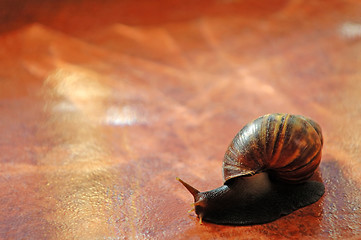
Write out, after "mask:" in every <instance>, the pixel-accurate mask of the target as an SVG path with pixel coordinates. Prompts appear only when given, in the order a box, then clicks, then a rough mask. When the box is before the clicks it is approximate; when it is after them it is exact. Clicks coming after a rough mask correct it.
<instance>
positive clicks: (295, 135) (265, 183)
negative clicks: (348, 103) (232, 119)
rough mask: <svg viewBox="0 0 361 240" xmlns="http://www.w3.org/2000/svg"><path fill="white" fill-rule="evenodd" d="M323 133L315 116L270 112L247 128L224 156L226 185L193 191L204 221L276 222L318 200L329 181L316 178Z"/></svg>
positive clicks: (230, 222) (196, 205)
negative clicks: (324, 182)
mask: <svg viewBox="0 0 361 240" xmlns="http://www.w3.org/2000/svg"><path fill="white" fill-rule="evenodd" d="M322 146H323V137H322V131H321V128H320V126H319V125H318V124H317V123H316V122H315V121H313V120H311V119H310V118H307V117H304V116H300V115H291V114H268V115H264V116H262V117H259V118H257V119H256V120H254V121H252V122H250V123H249V124H247V125H246V126H245V127H243V128H242V129H241V130H240V131H239V132H238V133H237V135H236V136H235V137H234V139H233V140H232V142H231V143H230V145H229V147H228V149H227V151H226V153H225V156H224V160H223V180H224V185H223V186H221V187H219V188H216V189H213V190H211V191H206V192H200V191H198V190H197V189H195V188H193V187H192V186H190V185H189V184H187V183H185V182H184V181H182V180H180V179H178V180H179V181H180V182H181V183H182V184H183V185H184V186H185V187H186V188H187V189H188V191H189V192H190V193H191V194H192V195H193V197H194V207H195V209H194V210H195V212H196V214H197V215H198V217H199V218H200V221H202V220H204V221H208V222H213V223H217V224H229V225H251V224H261V223H267V222H271V221H273V220H276V219H278V218H280V217H281V216H283V215H287V214H289V213H291V212H293V211H295V210H297V209H299V208H302V207H305V206H307V205H310V204H312V203H314V202H316V201H318V200H319V199H320V198H321V196H322V195H323V194H324V191H325V189H324V185H323V184H322V183H320V182H316V181H310V180H309V179H310V177H311V176H312V175H313V174H314V172H315V170H316V169H317V167H318V166H319V164H320V161H321V155H322Z"/></svg>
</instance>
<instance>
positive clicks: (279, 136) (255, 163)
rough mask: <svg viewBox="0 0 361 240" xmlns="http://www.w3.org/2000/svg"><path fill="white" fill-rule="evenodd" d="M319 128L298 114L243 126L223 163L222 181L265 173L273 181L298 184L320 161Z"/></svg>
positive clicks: (320, 137)
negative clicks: (274, 179) (272, 178)
mask: <svg viewBox="0 0 361 240" xmlns="http://www.w3.org/2000/svg"><path fill="white" fill-rule="evenodd" d="M322 145H323V138H322V132H321V128H320V126H319V125H318V124H317V123H316V122H314V121H313V120H311V119H309V118H306V117H304V116H300V115H290V114H268V115H265V116H262V117H260V118H257V119H256V120H254V121H253V122H251V123H249V124H247V125H246V126H245V127H244V128H242V129H241V131H239V132H238V134H237V135H236V136H235V137H234V139H233V141H232V142H231V144H230V145H229V147H228V150H227V151H226V154H225V156H224V161H223V179H224V181H225V182H226V181H228V180H229V179H232V178H235V177H241V176H249V175H254V174H257V173H259V172H263V171H266V172H268V173H269V174H270V175H271V176H273V177H274V178H276V179H278V180H281V181H284V182H288V183H300V182H303V181H305V180H307V179H309V178H310V177H311V176H312V175H313V173H314V171H315V170H316V168H317V167H318V165H319V164H320V161H321V152H322Z"/></svg>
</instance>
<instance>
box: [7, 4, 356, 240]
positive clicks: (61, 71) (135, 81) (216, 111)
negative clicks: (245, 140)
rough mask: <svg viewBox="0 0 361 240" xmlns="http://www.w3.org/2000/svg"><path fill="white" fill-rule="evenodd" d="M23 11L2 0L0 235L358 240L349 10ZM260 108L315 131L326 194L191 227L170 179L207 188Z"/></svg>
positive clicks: (63, 7)
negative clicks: (252, 222) (261, 217)
mask: <svg viewBox="0 0 361 240" xmlns="http://www.w3.org/2000/svg"><path fill="white" fill-rule="evenodd" d="M20 2H21V3H22V4H11V5H10V4H8V3H0V7H1V9H7V11H6V12H7V15H6V16H5V15H1V14H3V13H0V15H1V16H2V18H1V19H3V21H2V23H0V32H1V35H0V46H1V48H0V131H1V138H0V152H1V155H0V165H1V168H0V192H1V198H0V201H1V206H2V208H1V210H0V238H1V239H250V238H256V239H283V238H285V239H286V238H287V239H290V238H291V239H292V238H294V239H327V238H342V239H347V238H349V239H357V238H359V237H360V235H361V221H360V219H361V215H360V214H361V211H360V206H361V194H360V190H359V186H360V184H361V171H359V170H358V169H360V167H361V161H360V159H361V153H360V139H361V135H360V133H361V123H360V120H359V119H361V118H360V117H361V109H360V104H359V102H360V92H361V84H360V81H359V77H360V76H361V70H360V69H361V68H360V66H361V57H360V56H361V55H360V54H359V53H360V52H361V38H360V27H359V26H360V24H361V20H360V16H359V13H360V10H361V5H360V4H359V3H358V2H356V1H337V0H332V1H327V3H321V2H319V3H318V2H317V3H316V2H315V3H312V4H309V3H308V2H306V1H282V0H272V1H270V2H269V3H268V4H265V5H262V7H260V5H258V4H256V3H254V1H247V0H245V1H205V0H201V1H197V3H196V4H195V3H194V2H190V1H183V2H182V4H179V3H176V2H174V3H172V2H169V1H160V2H159V3H158V4H149V3H147V1H137V3H135V2H134V1H106V2H105V3H104V2H100V1H99V2H97V1H93V2H92V3H90V2H87V1H78V2H68V1H65V2H59V3H58V2H56V3H55V2H54V3H53V2H49V3H48V2H47V3H46V4H45V3H43V2H42V1H31V2H29V3H25V2H23V1H19V3H20ZM183 4H184V5H183ZM93 9H98V11H97V12H96V13H94V15H92V14H89V12H93ZM90 10H91V11H90ZM74 12H76V13H77V14H74ZM24 16H27V17H24ZM269 112H289V113H293V114H302V115H306V116H310V117H312V118H313V119H315V120H316V121H317V122H319V123H320V125H321V126H322V128H323V133H324V138H325V144H324V154H323V160H322V162H321V165H320V169H319V171H318V172H317V174H316V175H315V176H314V178H315V179H317V180H322V181H323V182H324V184H325V186H326V193H325V195H324V197H323V198H322V199H321V201H319V202H317V203H316V204H313V205H311V206H308V207H306V208H303V209H300V210H298V211H296V212H294V213H292V214H290V215H288V216H286V217H284V218H281V219H279V220H277V221H275V222H272V223H269V224H264V225H257V226H246V227H231V226H218V225H214V224H209V223H204V224H203V225H199V224H198V219H197V218H196V217H195V215H194V214H193V213H190V214H188V213H187V211H188V210H189V204H190V203H191V202H192V198H191V197H190V196H189V194H188V193H187V192H186V190H184V189H183V188H182V186H180V185H179V183H178V182H177V181H176V180H175V177H176V176H181V177H182V178H184V179H187V181H189V182H192V183H193V184H194V185H196V186H197V187H199V190H207V189H213V188H215V187H217V186H220V185H221V184H222V172H221V165H222V158H223V154H224V152H225V150H226V148H227V146H228V144H229V143H230V141H231V140H232V138H233V137H234V135H235V134H236V133H237V132H238V131H239V130H240V128H241V127H243V125H244V124H245V123H247V122H249V121H250V120H252V119H254V118H256V117H258V116H261V115H263V114H265V113H269Z"/></svg>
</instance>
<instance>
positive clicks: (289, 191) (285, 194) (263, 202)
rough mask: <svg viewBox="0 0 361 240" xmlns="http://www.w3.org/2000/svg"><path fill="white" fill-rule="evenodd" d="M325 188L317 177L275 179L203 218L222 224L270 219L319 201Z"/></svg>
mask: <svg viewBox="0 0 361 240" xmlns="http://www.w3.org/2000/svg"><path fill="white" fill-rule="evenodd" d="M324 192H325V187H324V185H323V183H320V182H315V181H308V182H305V183H302V184H297V185H289V184H282V183H272V190H270V191H268V192H267V193H264V194H262V195H260V196H257V197H253V198H247V199H242V197H241V196H240V198H239V199H235V200H234V202H233V203H227V206H223V208H222V210H221V211H213V212H212V213H208V214H207V215H205V216H203V220H204V221H207V222H212V223H216V224H223V225H254V224H262V223H268V222H272V221H274V220H276V219H278V218H280V217H282V216H284V215H287V214H290V213H292V212H293V211H295V210H297V209H299V208H302V207H305V206H307V205H310V204H312V203H315V202H317V201H318V200H319V199H320V198H321V197H322V195H323V194H324ZM231 205H233V207H232V206H231ZM234 205H236V207H234Z"/></svg>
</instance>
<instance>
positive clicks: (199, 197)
mask: <svg viewBox="0 0 361 240" xmlns="http://www.w3.org/2000/svg"><path fill="white" fill-rule="evenodd" d="M176 179H177V180H178V181H179V182H180V183H182V184H183V186H184V187H185V188H186V189H187V190H188V191H189V192H190V193H191V194H192V196H193V198H194V203H193V204H192V206H193V207H194V209H192V210H190V211H195V212H196V214H197V215H198V217H199V222H200V223H202V218H203V216H204V209H205V207H206V205H207V198H206V194H205V193H203V192H200V191H199V190H197V189H196V188H194V187H192V186H191V185H189V184H188V183H186V182H184V181H183V180H182V179H180V178H178V177H177V178H176Z"/></svg>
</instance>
